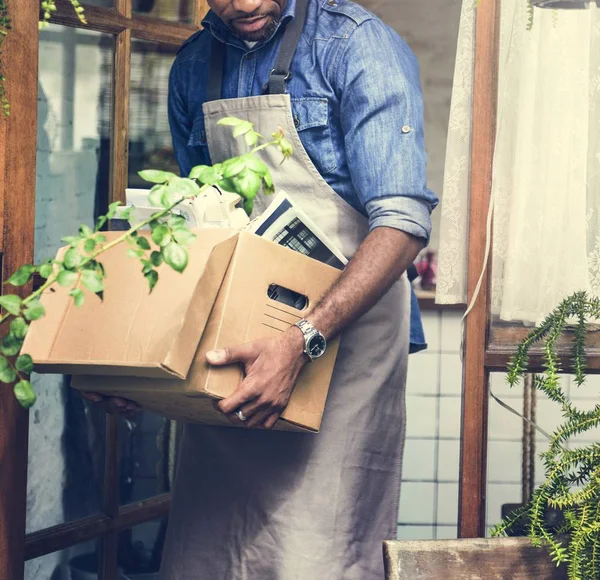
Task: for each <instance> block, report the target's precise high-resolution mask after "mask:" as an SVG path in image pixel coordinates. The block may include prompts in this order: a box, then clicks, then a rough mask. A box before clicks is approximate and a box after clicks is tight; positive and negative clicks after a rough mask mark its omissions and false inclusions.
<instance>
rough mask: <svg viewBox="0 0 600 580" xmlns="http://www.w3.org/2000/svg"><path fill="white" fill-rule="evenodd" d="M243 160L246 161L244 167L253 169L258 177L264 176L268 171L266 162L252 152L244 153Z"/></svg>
mask: <svg viewBox="0 0 600 580" xmlns="http://www.w3.org/2000/svg"><path fill="white" fill-rule="evenodd" d="M244 161H245V163H246V167H247V168H248V169H251V170H252V171H254V173H256V174H258V175H259V176H260V177H264V176H265V175H267V173H269V168H268V167H267V164H266V163H264V162H263V161H262V160H261V159H259V158H258V157H257V156H256V155H254V154H250V153H248V154H247V155H244Z"/></svg>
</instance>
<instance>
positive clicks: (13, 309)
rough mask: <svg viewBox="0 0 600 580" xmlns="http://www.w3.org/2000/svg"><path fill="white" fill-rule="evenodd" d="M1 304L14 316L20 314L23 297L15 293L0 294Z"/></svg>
mask: <svg viewBox="0 0 600 580" xmlns="http://www.w3.org/2000/svg"><path fill="white" fill-rule="evenodd" d="M0 306H2V308H4V310H6V312H8V313H9V314H12V315H13V316H18V315H19V313H20V312H21V299H20V298H19V297H18V296H16V295H15V294H6V295H5V296H0Z"/></svg>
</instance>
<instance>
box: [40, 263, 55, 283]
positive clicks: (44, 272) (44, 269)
mask: <svg viewBox="0 0 600 580" xmlns="http://www.w3.org/2000/svg"><path fill="white" fill-rule="evenodd" d="M53 270H54V267H53V265H52V262H51V261H49V262H45V263H44V264H42V265H41V266H40V276H41V277H42V278H44V279H48V278H50V276H52V272H53Z"/></svg>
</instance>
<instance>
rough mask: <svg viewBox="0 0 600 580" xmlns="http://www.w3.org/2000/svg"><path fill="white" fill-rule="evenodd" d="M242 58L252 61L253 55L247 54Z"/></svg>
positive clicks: (251, 53)
mask: <svg viewBox="0 0 600 580" xmlns="http://www.w3.org/2000/svg"><path fill="white" fill-rule="evenodd" d="M244 58H245V59H246V60H252V59H253V58H254V53H253V52H247V53H246V54H245V55H244Z"/></svg>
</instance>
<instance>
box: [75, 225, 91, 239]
mask: <svg viewBox="0 0 600 580" xmlns="http://www.w3.org/2000/svg"><path fill="white" fill-rule="evenodd" d="M79 234H80V235H81V236H83V237H86V238H89V237H90V236H93V235H94V232H93V231H92V228H90V226H88V225H86V224H81V225H80V226H79Z"/></svg>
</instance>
